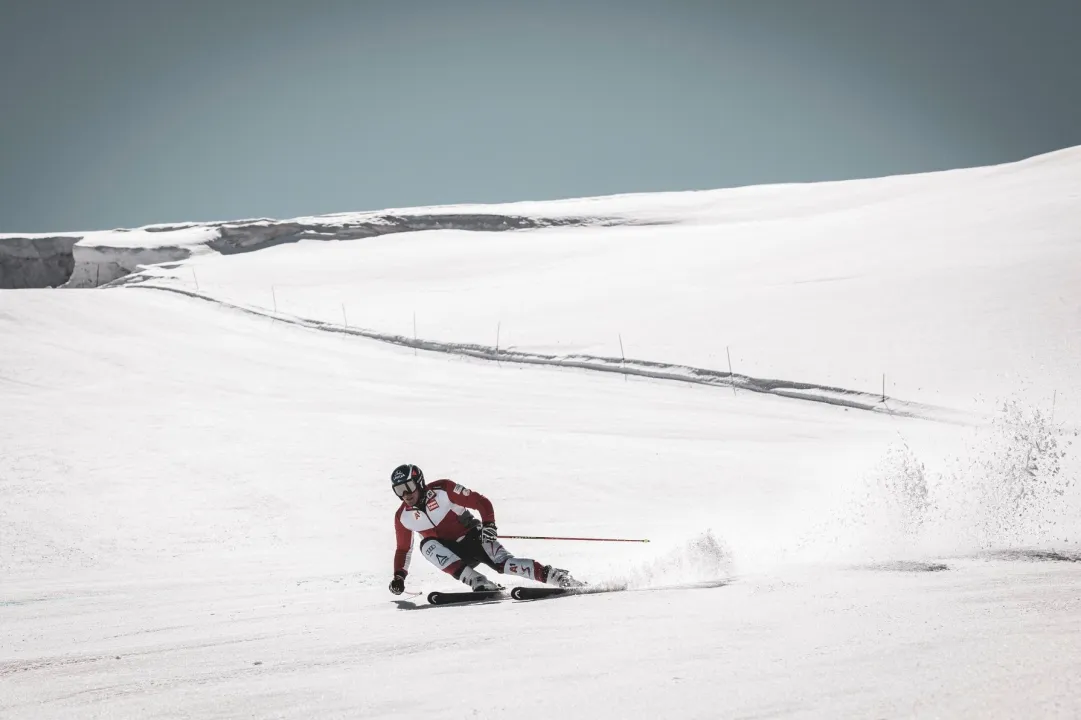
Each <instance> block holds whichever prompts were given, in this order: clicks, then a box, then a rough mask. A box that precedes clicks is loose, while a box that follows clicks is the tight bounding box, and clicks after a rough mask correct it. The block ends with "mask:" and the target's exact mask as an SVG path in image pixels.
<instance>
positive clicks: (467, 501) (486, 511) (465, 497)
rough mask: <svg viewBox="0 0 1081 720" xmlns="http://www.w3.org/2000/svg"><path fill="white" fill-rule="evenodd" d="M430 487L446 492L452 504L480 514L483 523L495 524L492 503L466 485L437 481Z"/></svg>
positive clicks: (449, 481) (450, 481) (451, 481)
mask: <svg viewBox="0 0 1081 720" xmlns="http://www.w3.org/2000/svg"><path fill="white" fill-rule="evenodd" d="M430 487H433V488H436V487H437V488H440V489H442V490H446V492H447V496H448V497H450V500H451V502H453V503H454V504H456V505H461V506H462V507H466V508H469V509H470V510H476V511H477V512H479V513H480V521H481V522H486V523H488V522H490V523H494V522H495V508H493V507H492V501H491V500H489V499H488V498H486V497H484V496H483V495H481V494H480V493H479V492H477V491H475V490H470V489H469V488H467V487H465V486H464V485H458V484H457V483H455V482H454V481H453V480H436V481H435V482H434V483H432V484H431V486H430Z"/></svg>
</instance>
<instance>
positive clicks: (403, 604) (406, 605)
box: [392, 600, 502, 610]
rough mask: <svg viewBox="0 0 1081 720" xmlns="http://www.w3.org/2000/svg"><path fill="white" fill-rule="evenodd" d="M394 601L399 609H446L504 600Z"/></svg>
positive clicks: (489, 603) (492, 603)
mask: <svg viewBox="0 0 1081 720" xmlns="http://www.w3.org/2000/svg"><path fill="white" fill-rule="evenodd" d="M392 602H393V603H394V604H395V605H397V606H398V609H399V610H431V609H433V608H443V609H444V610H445V609H447V608H452V607H475V606H477V605H495V604H497V603H499V602H502V601H500V600H478V601H477V602H466V603H448V604H446V605H431V604H429V603H424V604H422V605H418V604H417V603H415V602H413V601H412V600H393V601H392Z"/></svg>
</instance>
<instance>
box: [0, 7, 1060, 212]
mask: <svg viewBox="0 0 1081 720" xmlns="http://www.w3.org/2000/svg"><path fill="white" fill-rule="evenodd" d="M0 18H2V20H0V232H32V231H59V230H87V229H102V228H111V227H130V226H136V225H142V224H147V223H153V222H172V221H183V220H225V219H238V218H246V217H257V216H266V217H279V218H280V217H289V216H295V215H301V214H314V213H326V212H341V211H350V210H373V209H380V208H384V207H403V206H411V205H427V204H443V203H457V202H498V201H507V200H521V199H548V198H560V197H573V196H582V195H599V194H608V193H617V192H636V191H653V190H684V189H705V188H717V187H730V186H736V185H747V184H757V183H766V182H791V181H808V180H824V179H845V178H855V177H868V176H875V175H887V174H895V173H908V172H920V171H927V170H935V169H943V168H951V167H963V166H972V165H983V164H991V163H998V162H1004V161H1010V160H1016V159H1020V158H1023V157H1027V156H1030V155H1035V154H1038V153H1042V152H1046V151H1050V150H1055V149H1059V148H1062V147H1068V146H1072V145H1079V144H1081V2H1079V1H1078V0H1026V1H1025V2H1021V1H1019V0H904V1H903V2H902V1H900V0H898V1H895V2H887V1H886V0H881V1H880V0H741V1H736V0H732V1H725V0H714V1H712V2H709V1H707V0H543V1H542V0H385V1H383V2H372V1H365V0H296V1H285V0H213V1H208V0H185V1H183V2H182V1H180V0H176V1H174V2H165V1H163V0H93V1H90V0H3V6H2V13H0Z"/></svg>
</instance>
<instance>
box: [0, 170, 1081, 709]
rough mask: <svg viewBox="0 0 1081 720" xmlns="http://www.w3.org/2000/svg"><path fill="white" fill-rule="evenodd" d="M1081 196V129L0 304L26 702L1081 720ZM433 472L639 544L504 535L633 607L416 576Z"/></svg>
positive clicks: (4, 444)
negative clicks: (414, 548) (408, 501)
mask: <svg viewBox="0 0 1081 720" xmlns="http://www.w3.org/2000/svg"><path fill="white" fill-rule="evenodd" d="M1079 188H1081V152H1079V151H1078V150H1077V149H1072V150H1068V151H1063V152H1060V153H1054V154H1052V155H1048V156H1043V157H1040V158H1033V159H1031V160H1028V161H1025V162H1022V163H1016V164H1012V165H1006V166H1001V167H994V168H975V169H970V170H958V171H953V172H949V173H937V174H932V175H927V176H907V177H900V178H883V179H878V180H868V181H858V182H850V183H826V184H821V185H809V186H802V185H793V186H776V187H762V188H743V189H736V190H726V191H711V192H708V193H671V194H658V195H644V196H623V197H617V198H597V199H585V200H581V201H560V202H559V203H550V204H546V203H521V204H513V205H508V206H496V207H488V208H482V209H481V210H483V213H488V214H490V215H493V216H494V215H498V214H502V215H503V216H506V217H511V216H515V217H527V216H528V217H535V218H546V219H547V220H546V221H545V223H543V224H542V223H538V224H537V226H531V227H525V228H520V229H515V230H511V231H509V232H498V233H491V232H478V231H467V230H463V229H432V230H426V231H421V232H408V231H397V232H395V233H393V234H387V235H369V236H365V237H359V236H358V237H355V238H352V239H341V238H336V239H335V238H330V239H314V238H299V239H298V238H294V239H293V240H292V241H289V242H283V243H278V244H270V245H265V246H260V248H261V249H257V250H252V251H247V252H244V251H239V250H235V249H234V250H231V251H229V252H221V249H220V247H219V248H218V249H215V247H214V246H213V245H214V243H216V242H218V241H219V240H220V236H219V235H216V234H215V233H217V232H218V231H217V230H214V231H207V230H206V228H207V227H210V226H209V225H207V226H198V225H192V226H188V229H187V230H186V232H189V233H190V234H189V237H191V238H196V239H198V238H199V237H202V238H203V240H205V242H203V241H202V240H200V241H198V242H195V241H193V242H194V245H192V247H193V248H195V249H194V250H193V251H191V252H188V253H186V254H184V255H183V256H182V257H165V258H164V261H162V262H160V263H159V264H155V265H151V266H144V267H140V268H138V269H135V270H134V272H132V274H130V275H126V276H123V277H121V278H120V280H118V281H117V282H116V283H114V284H113V285H112V286H110V287H106V288H101V289H63V290H18V291H0V448H3V451H2V452H0V578H2V580H0V716H2V717H4V718H9V717H10V718H20V719H22V718H54V717H63V718H151V717H153V718H234V717H259V718H272V717H273V718H311V717H318V718H356V717H365V718H367V717H395V718H400V717H405V718H413V717H415V718H425V719H426V720H427V719H430V718H444V717H446V718H473V717H480V718H487V717H510V716H513V717H516V718H519V717H520V718H548V717H551V716H552V715H553V714H558V715H561V716H565V717H571V718H579V717H581V718H624V717H670V716H678V717H683V718H716V717H762V716H770V717H774V716H776V717H822V718H838V717H935V718H941V717H989V718H999V717H1001V718H1014V717H1062V718H1069V717H1077V716H1078V715H1081V680H1079V679H1078V678H1081V541H1079V540H1081V486H1079V484H1078V482H1077V480H1078V473H1079V471H1081V462H1079V461H1078V459H1077V456H1076V451H1077V449H1078V446H1077V445H1076V440H1077V434H1078V427H1079V426H1081V367H1079V358H1081V289H1079V288H1081V283H1078V282H1077V278H1078V277H1081V222H1079V220H1081V191H1079ZM456 212H459V213H462V214H469V213H478V212H480V211H479V210H478V208H477V207H469V208H464V207H463V208H457V209H454V208H450V209H448V208H437V209H431V208H419V209H413V210H411V211H404V210H403V211H387V213H388V215H390V214H392V215H394V216H395V217H398V216H405V215H409V214H410V213H412V214H413V215H416V216H423V217H425V218H430V217H433V216H434V215H436V214H442V215H446V214H454V213H456ZM483 213H481V214H483ZM343 217H346V216H332V217H331V218H327V219H324V220H325V221H326V222H327V223H332V224H333V223H337V224H338V225H336V227H338V226H341V223H342V222H343V220H342V218H343ZM554 217H572V218H575V221H574V223H571V224H567V225H565V226H552V225H553V223H550V222H548V221H549V220H551V218H554ZM613 218H618V219H619V221H618V222H612V219H613ZM289 222H296V221H289ZM318 222H321V220H320V219H318V218H314V219H311V218H310V219H304V223H301V224H305V223H306V224H305V226H306V227H308V226H310V225H312V224H313V223H318ZM365 222H368V221H367V220H366V221H365ZM200 228H202V229H200ZM200 232H206V233H208V234H206V235H205V236H200V235H199V233H200ZM143 234H144V235H146V236H153V237H157V235H156V234H155V233H154V232H144V233H143ZM132 237H134V236H132ZM99 240H102V238H101V237H100V236H99ZM106 240H107V239H106ZM80 243H82V241H80ZM80 243H76V245H75V248H76V252H79V247H80ZM200 243H202V244H200ZM136 244H137V245H138V244H139V243H136ZM85 245H86V247H87V249H88V250H89V249H90V244H88V243H87V244H85ZM93 248H94V250H93V251H94V252H97V253H99V254H100V259H101V262H111V261H113V260H115V259H116V258H117V257H120V256H121V254H123V253H126V252H127V253H130V252H131V251H132V247H131V246H129V247H122V243H116V244H115V245H114V244H110V242H108V241H102V242H99V243H97V244H96V245H93ZM241 250H243V249H241ZM88 267H89V266H88ZM129 271H130V270H125V272H129ZM76 272H79V270H78V267H77V268H76ZM414 318H415V330H414ZM621 344H622V348H621ZM729 357H731V362H732V370H733V371H734V373H735V374H734V375H729V373H728V370H729V366H728V363H729ZM489 358H490V359H489ZM598 370H603V372H600V371H598ZM883 375H885V395H886V397H885V399H883V398H882V385H883ZM687 380H695V382H688V381H687ZM838 403H839V404H838ZM403 462H413V463H417V464H419V465H420V466H421V467H422V468H423V469H424V471H425V473H426V475H427V476H428V477H429V479H436V478H440V477H449V478H453V479H455V480H456V481H458V482H460V483H463V484H465V485H467V486H469V487H472V488H473V489H475V490H478V491H480V492H482V493H484V494H485V495H487V496H488V497H489V498H491V499H492V500H493V502H494V503H495V508H496V517H497V521H498V524H499V528H500V531H501V533H503V534H506V535H573V536H583V535H585V536H601V537H625V538H648V539H649V540H650V542H649V543H648V544H619V543H587V542H559V541H538V540H509V539H508V540H506V541H505V544H506V545H507V546H508V548H510V549H511V550H512V551H514V552H515V553H516V554H518V555H522V556H528V557H535V558H537V559H538V560H541V561H542V562H549V563H553V564H555V565H557V566H560V567H565V568H568V569H570V570H571V571H572V572H573V573H574V574H575V575H576V576H578V577H581V578H583V579H585V580H587V581H590V582H594V583H605V582H625V583H628V584H629V585H630V586H631V588H632V591H630V592H619V593H609V594H598V595H592V596H582V597H565V598H557V599H552V600H544V601H536V602H522V603H520V602H514V601H504V602H498V603H488V604H478V605H471V606H462V607H433V606H429V605H427V604H426V603H425V600H424V593H426V592H427V591H429V590H434V589H442V590H454V589H460V588H461V586H460V585H459V584H458V583H456V582H455V581H453V580H452V579H450V578H448V577H446V576H443V575H441V574H439V573H437V572H436V570H435V569H434V568H432V567H431V566H429V565H428V564H427V563H426V562H425V561H424V559H423V558H421V557H419V556H416V557H414V559H413V563H412V565H411V572H410V575H409V578H408V579H407V584H406V590H407V595H403V596H400V597H395V596H393V595H391V594H390V593H389V592H388V591H387V584H388V582H389V581H390V576H391V560H392V554H393V542H394V534H393V526H392V517H393V513H394V511H395V509H396V508H397V500H396V498H395V497H394V495H393V493H392V492H391V490H390V488H389V482H388V480H389V474H390V471H391V470H392V469H393V468H394V467H395V466H396V465H398V464H400V463H403ZM482 569H483V568H482ZM486 574H488V575H489V576H490V577H491V576H494V573H492V572H490V571H487V570H486ZM704 581H705V582H706V584H707V585H709V586H708V587H698V588H694V589H688V588H674V587H673V586H678V585H686V584H693V583H700V582H704Z"/></svg>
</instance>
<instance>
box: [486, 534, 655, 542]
mask: <svg viewBox="0 0 1081 720" xmlns="http://www.w3.org/2000/svg"><path fill="white" fill-rule="evenodd" d="M499 537H501V538H507V539H508V540H581V541H583V542H637V543H647V542H649V540H632V539H627V538H595V537H555V536H549V535H500V536H499Z"/></svg>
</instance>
